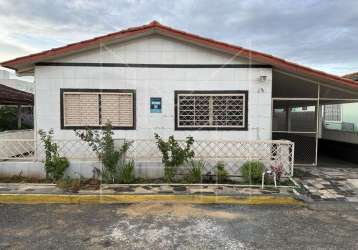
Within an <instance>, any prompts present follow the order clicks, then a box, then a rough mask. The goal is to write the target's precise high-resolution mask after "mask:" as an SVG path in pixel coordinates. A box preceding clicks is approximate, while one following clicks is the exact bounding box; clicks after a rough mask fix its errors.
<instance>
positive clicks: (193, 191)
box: [0, 183, 292, 196]
mask: <svg viewBox="0 0 358 250" xmlns="http://www.w3.org/2000/svg"><path fill="white" fill-rule="evenodd" d="M64 193H66V192H64V191H63V190H62V189H60V188H58V187H56V185H54V184H32V183H0V194H64ZM67 194H68V193H67ZM77 194H97V195H99V194H135V195H137V194H180V195H197V194H202V195H205V194H207V195H229V196H250V195H290V194H292V188H291V187H280V188H274V187H268V186H266V187H265V188H264V189H261V188H260V187H248V186H237V185H209V184H203V185H181V184H171V185H168V184H167V185H159V184H141V185H139V184H131V185H126V184H102V185H101V187H100V189H98V190H86V189H81V190H79V192H78V193H77Z"/></svg>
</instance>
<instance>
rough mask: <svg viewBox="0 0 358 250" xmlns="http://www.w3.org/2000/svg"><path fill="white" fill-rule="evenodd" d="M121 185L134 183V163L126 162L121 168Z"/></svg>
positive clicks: (131, 161)
mask: <svg viewBox="0 0 358 250" xmlns="http://www.w3.org/2000/svg"><path fill="white" fill-rule="evenodd" d="M119 171H120V173H119V180H118V181H119V183H123V184H129V183H133V182H134V180H135V178H134V161H133V160H130V161H125V162H124V164H123V166H122V167H121V168H120V170H119Z"/></svg>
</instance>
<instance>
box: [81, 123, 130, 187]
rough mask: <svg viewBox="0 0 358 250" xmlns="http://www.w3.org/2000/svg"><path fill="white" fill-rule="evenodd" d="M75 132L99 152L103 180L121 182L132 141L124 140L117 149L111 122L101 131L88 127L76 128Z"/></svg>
mask: <svg viewBox="0 0 358 250" xmlns="http://www.w3.org/2000/svg"><path fill="white" fill-rule="evenodd" d="M75 134H76V135H77V136H78V137H79V138H80V139H81V140H83V141H85V142H87V143H88V145H89V146H90V147H91V148H92V150H93V151H94V152H96V153H97V156H98V159H99V160H100V161H102V163H103V168H102V171H101V177H102V181H103V182H110V183H117V182H120V181H121V179H120V178H121V173H122V172H123V171H122V168H123V167H125V165H126V164H127V161H126V160H125V158H126V157H125V156H126V153H127V151H128V149H129V147H130V145H131V142H128V141H124V143H123V144H122V145H121V146H120V147H119V150H117V149H116V147H115V145H114V140H113V137H112V136H113V131H112V125H111V123H110V122H107V123H106V125H105V127H104V130H102V131H101V132H100V131H97V130H90V129H86V130H85V131H77V130H75Z"/></svg>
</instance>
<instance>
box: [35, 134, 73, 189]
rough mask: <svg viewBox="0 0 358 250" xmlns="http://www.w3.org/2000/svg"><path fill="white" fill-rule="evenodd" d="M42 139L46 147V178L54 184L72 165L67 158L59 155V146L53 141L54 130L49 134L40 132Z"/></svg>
mask: <svg viewBox="0 0 358 250" xmlns="http://www.w3.org/2000/svg"><path fill="white" fill-rule="evenodd" d="M39 134H40V138H41V141H42V143H43V144H44V147H45V171H46V178H47V179H50V180H52V181H53V182H55V181H58V180H59V179H61V178H62V177H63V176H64V174H65V171H66V169H67V168H68V166H69V165H70V164H69V162H68V160H67V158H66V157H61V156H60V155H59V153H58V146H57V144H56V143H54V142H52V140H53V134H54V132H53V129H50V130H49V131H48V132H45V131H43V130H39Z"/></svg>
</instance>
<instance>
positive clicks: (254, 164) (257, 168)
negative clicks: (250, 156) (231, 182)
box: [240, 161, 265, 183]
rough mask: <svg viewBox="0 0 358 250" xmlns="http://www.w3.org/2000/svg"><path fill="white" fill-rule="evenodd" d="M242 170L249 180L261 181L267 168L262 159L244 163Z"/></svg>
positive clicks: (245, 177)
mask: <svg viewBox="0 0 358 250" xmlns="http://www.w3.org/2000/svg"><path fill="white" fill-rule="evenodd" d="M240 170H241V174H242V176H243V177H244V179H245V180H246V181H247V182H249V183H251V182H252V183H259V182H260V181H261V178H262V173H263V171H264V170H265V165H264V164H263V163H262V162H260V161H247V162H245V163H244V164H243V165H242V167H241V169H240Z"/></svg>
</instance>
